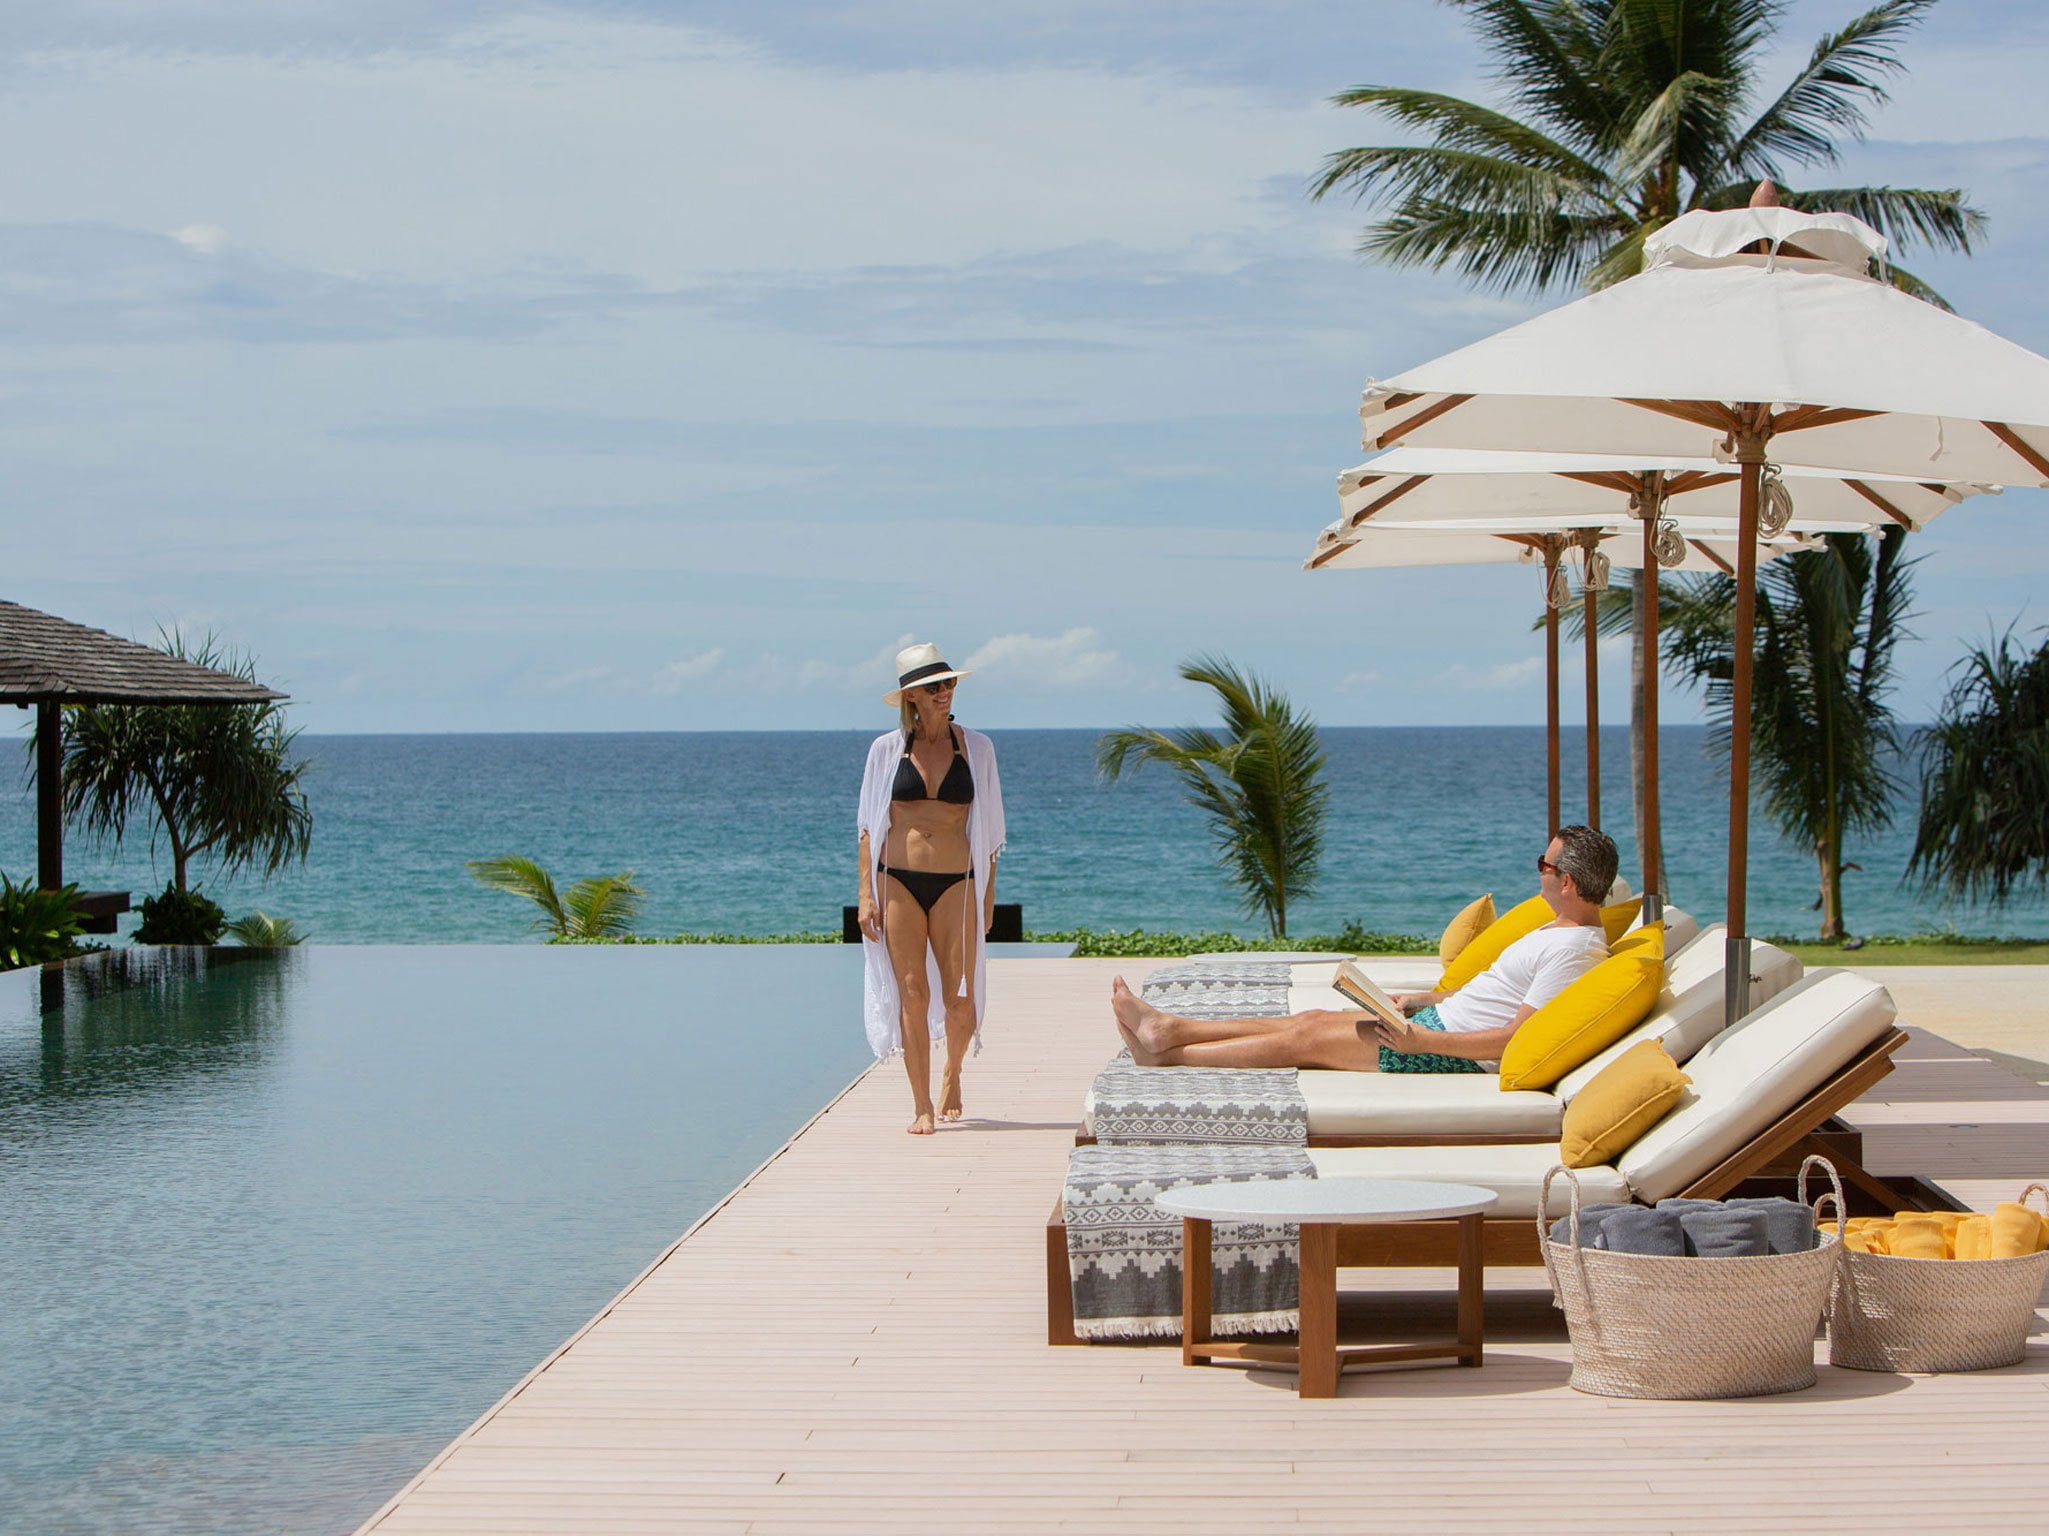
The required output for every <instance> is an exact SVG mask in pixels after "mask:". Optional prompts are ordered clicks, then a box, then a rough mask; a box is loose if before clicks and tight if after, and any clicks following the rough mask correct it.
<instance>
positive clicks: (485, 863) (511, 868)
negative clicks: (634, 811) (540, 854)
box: [465, 854, 644, 939]
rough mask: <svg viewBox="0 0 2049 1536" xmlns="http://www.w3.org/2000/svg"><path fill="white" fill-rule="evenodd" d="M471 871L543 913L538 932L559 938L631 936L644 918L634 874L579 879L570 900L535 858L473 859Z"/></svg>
mask: <svg viewBox="0 0 2049 1536" xmlns="http://www.w3.org/2000/svg"><path fill="white" fill-rule="evenodd" d="M465 868H467V869H468V870H469V872H470V873H471V874H472V875H474V876H476V878H477V879H479V880H481V881H482V882H483V883H484V884H485V885H488V886H490V887H491V889H492V890H494V891H505V892H508V893H509V894H511V895H514V896H524V897H525V898H526V899H527V900H528V901H531V902H532V903H533V904H534V905H535V906H537V907H539V908H540V909H541V916H540V917H538V918H537V919H535V921H534V926H535V927H536V928H544V929H546V930H547V931H548V932H549V933H551V934H553V935H554V936H555V937H556V938H561V939H604V938H617V937H619V936H620V935H621V934H624V933H627V932H630V931H631V930H632V928H633V920H634V919H635V918H636V917H638V916H639V915H640V901H641V897H642V895H643V894H644V893H643V892H642V890H641V888H640V887H639V886H637V885H635V884H634V883H633V871H632V870H630V869H629V870H626V871H625V872H624V873H622V874H617V875H593V876H591V877H590V878H589V879H587V880H579V881H577V882H576V884H574V885H572V886H571V887H570V888H569V891H568V893H567V894H566V895H564V894H562V893H561V892H558V891H557V890H556V888H555V877H554V876H553V875H551V874H549V873H548V871H547V870H545V869H543V868H542V867H541V866H540V865H539V864H538V863H537V862H535V861H534V860H532V859H529V858H524V857H522V856H521V855H519V854H506V855H505V856H504V857H503V858H497V859H471V860H470V861H469V862H468V864H467V865H466V866H465Z"/></svg>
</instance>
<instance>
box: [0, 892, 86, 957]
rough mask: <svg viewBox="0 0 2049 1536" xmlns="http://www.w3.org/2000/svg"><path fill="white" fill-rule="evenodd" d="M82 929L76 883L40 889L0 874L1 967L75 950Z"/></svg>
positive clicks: (72, 952) (71, 952)
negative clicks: (50, 889)
mask: <svg viewBox="0 0 2049 1536" xmlns="http://www.w3.org/2000/svg"><path fill="white" fill-rule="evenodd" d="M81 931H82V930H81V929H80V926H79V919H78V887H77V886H75V885H66V886H61V887H59V888H58V889H56V890H54V891H48V890H41V889H38V888H37V887H36V885H35V884H34V883H33V882H30V881H26V880H24V881H23V882H22V883H21V884H20V885H16V884H15V883H14V882H13V881H12V880H10V879H8V878H7V876H6V875H5V874H0V971H13V970H19V969H20V968H21V967H22V966H24V965H40V964H42V963H43V962H44V961H45V960H62V959H65V958H66V957H68V956H70V955H73V954H76V953H77V952H78V935H79V933H80V932H81Z"/></svg>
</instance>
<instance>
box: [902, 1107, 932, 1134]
mask: <svg viewBox="0 0 2049 1536" xmlns="http://www.w3.org/2000/svg"><path fill="white" fill-rule="evenodd" d="M904 1129H905V1130H907V1131H909V1132H910V1134H911V1135H913V1136H930V1135H931V1134H932V1133H933V1131H934V1130H936V1129H937V1127H936V1126H934V1125H933V1124H932V1111H931V1110H929V1109H921V1110H919V1111H918V1112H917V1113H916V1114H915V1115H913V1116H911V1123H910V1124H909V1125H908V1126H906V1127H904Z"/></svg>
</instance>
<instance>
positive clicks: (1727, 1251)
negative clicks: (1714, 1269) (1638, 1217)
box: [1678, 1204, 1772, 1259]
mask: <svg viewBox="0 0 2049 1536" xmlns="http://www.w3.org/2000/svg"><path fill="white" fill-rule="evenodd" d="M1678 1216H1679V1225H1680V1228H1681V1229H1682V1230H1683V1231H1684V1232H1685V1233H1686V1254H1687V1257H1688V1258H1694V1259H1750V1258H1762V1257H1763V1256H1764V1255H1765V1254H1767V1253H1770V1252H1771V1251H1772V1241H1771V1223H1770V1221H1769V1220H1768V1219H1767V1218H1766V1216H1765V1213H1764V1212H1763V1211H1760V1210H1759V1209H1758V1208H1757V1207H1756V1206H1754V1205H1752V1206H1741V1205H1721V1204H1711V1205H1710V1208H1709V1209H1707V1210H1692V1211H1680V1212H1679V1213H1678Z"/></svg>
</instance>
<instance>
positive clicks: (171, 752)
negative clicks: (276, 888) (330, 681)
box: [64, 630, 313, 898]
mask: <svg viewBox="0 0 2049 1536" xmlns="http://www.w3.org/2000/svg"><path fill="white" fill-rule="evenodd" d="M157 648H158V649H160V650H162V651H164V652H165V653H166V654H168V655H171V656H176V657H178V658H179V659H180V660H182V661H190V662H195V663H197V664H198V665H200V666H202V667H211V668H213V669H214V670H215V671H220V672H230V673H233V674H234V675H235V676H237V677H242V678H251V679H253V678H254V677H255V675H256V669H255V665H254V664H253V663H252V662H251V661H250V660H249V658H248V657H246V656H234V655H230V654H228V653H227V652H226V651H225V650H223V649H222V647H221V646H220V644H219V643H218V642H217V641H216V640H214V638H213V637H212V636H208V637H207V638H206V639H205V640H204V641H202V642H201V643H200V644H199V645H197V646H196V647H188V646H187V645H186V643H185V641H184V639H183V637H182V636H180V635H179V634H178V632H177V631H175V630H172V631H169V632H167V633H165V634H163V635H161V636H159V637H158V643H157ZM298 735H299V733H298V732H297V731H296V730H294V729H290V728H288V727H287V726H286V724H285V715H284V710H283V708H282V707H281V706H280V705H279V704H277V703H275V702H265V703H261V704H78V705H72V706H69V707H67V708H66V709H65V711H64V814H65V816H66V817H67V819H70V820H74V821H77V822H79V823H82V824H83V826H84V828H85V830H86V831H88V832H90V833H92V834H94V835H96V836H100V837H105V838H109V839H111V840H112V841H114V842H116V843H119V842H120V841H121V839H122V837H123V836H124V835H125V834H126V832H127V830H128V821H129V817H130V816H131V815H132V814H134V813H135V812H136V811H138V810H142V811H146V812H147V813H148V814H149V815H150V816H151V817H153V818H154V821H155V831H157V832H161V833H162V834H163V838H164V841H165V843H166V844H168V845H169V848H170V853H171V883H170V889H171V890H172V891H174V892H175V893H176V894H177V896H178V897H180V898H183V897H185V896H187V895H189V894H190V882H189V878H188V877H189V872H190V867H191V864H192V861H193V860H194V859H198V858H201V857H204V858H207V859H210V860H211V861H212V862H213V863H214V864H215V865H217V866H218V867H219V868H220V869H221V870H222V871H223V872H225V873H232V872H233V871H235V870H238V869H250V868H260V869H261V870H262V871H263V872H264V873H265V874H266V875H272V874H276V873H277V872H278V871H279V870H280V869H282V868H284V867H285V866H286V865H287V864H289V863H291V862H292V861H293V860H295V859H296V860H299V861H301V862H303V861H304V860H305V858H306V854H307V850H308V849H309V848H310V847H311V846H312V841H313V813H312V811H311V809H310V808H309V807H308V806H307V804H306V793H305V790H304V789H303V788H302V787H301V780H302V779H303V778H304V777H305V774H306V767H307V765H306V763H305V761H304V760H303V759H295V758H294V757H293V755H292V746H293V743H294V742H295V741H296V740H297V739H298ZM152 846H154V833H153V834H152Z"/></svg>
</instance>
